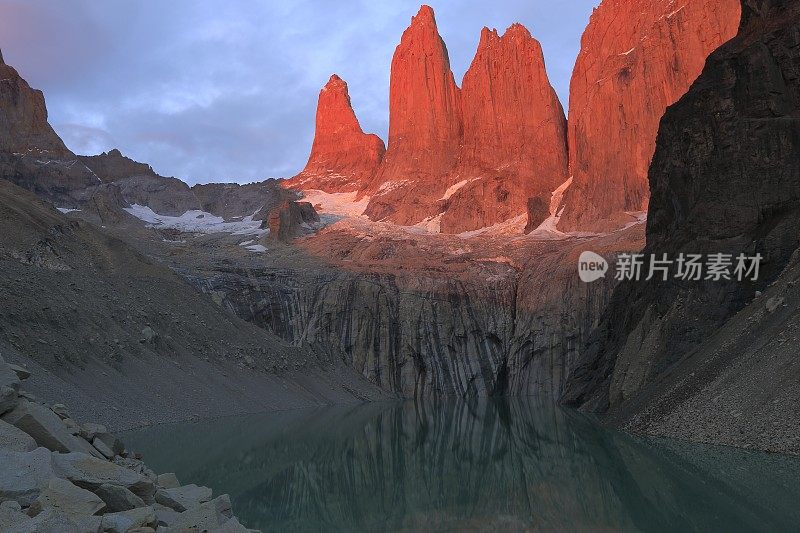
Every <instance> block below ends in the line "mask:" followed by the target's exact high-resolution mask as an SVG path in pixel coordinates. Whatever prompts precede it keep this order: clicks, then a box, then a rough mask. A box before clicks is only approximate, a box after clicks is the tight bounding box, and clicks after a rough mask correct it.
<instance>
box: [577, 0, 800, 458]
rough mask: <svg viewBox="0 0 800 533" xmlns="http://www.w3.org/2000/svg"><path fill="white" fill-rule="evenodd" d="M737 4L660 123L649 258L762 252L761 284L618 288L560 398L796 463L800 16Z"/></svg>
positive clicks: (778, 7)
mask: <svg viewBox="0 0 800 533" xmlns="http://www.w3.org/2000/svg"><path fill="white" fill-rule="evenodd" d="M743 5H744V17H743V20H742V25H741V29H740V32H739V36H738V37H737V38H736V39H734V40H733V41H731V42H730V43H728V44H726V45H725V46H723V47H722V48H721V49H719V50H718V51H717V52H715V53H714V54H713V55H712V56H711V57H710V58H709V61H708V63H707V65H706V68H705V69H704V71H703V73H702V75H701V76H700V78H698V80H697V81H696V82H695V83H694V85H693V86H692V88H691V90H690V91H689V93H688V94H687V95H686V96H684V97H683V98H682V99H681V100H680V101H679V102H678V103H677V104H676V105H674V106H673V107H671V108H670V109H669V110H668V111H667V114H666V116H665V117H664V119H663V120H662V122H661V130H660V132H659V138H658V145H657V148H656V154H655V157H654V160H653V164H652V166H651V168H650V187H651V191H652V199H651V203H650V207H651V210H650V215H649V219H648V225H647V248H646V250H645V253H653V254H655V255H656V256H658V257H660V256H661V254H664V253H667V254H669V255H670V256H671V257H672V258H676V257H677V256H678V254H680V253H699V254H715V253H717V254H718V253H722V254H730V256H732V258H736V257H737V256H738V255H739V254H745V255H746V256H748V257H750V256H755V255H756V254H760V255H761V256H762V257H763V262H762V265H761V272H760V277H759V279H758V281H757V282H740V281H738V280H736V279H730V280H727V279H721V280H718V281H710V280H706V281H697V282H691V281H679V280H672V281H669V282H666V283H657V282H656V283H654V282H639V283H634V282H630V283H624V284H622V285H621V286H620V287H619V288H618V289H617V290H616V292H615V295H614V298H613V299H612V302H611V304H610V306H609V308H608V309H607V311H606V314H605V318H604V320H603V321H602V323H601V325H600V327H599V328H598V329H597V331H596V332H595V334H594V335H593V336H592V342H590V345H589V348H588V350H587V351H586V353H585V354H584V357H583V361H582V365H581V367H580V369H579V371H578V372H576V373H575V374H574V375H573V377H572V379H571V386H570V388H569V393H568V395H567V400H568V401H569V402H570V403H572V404H574V405H581V406H584V407H586V408H588V409H593V410H599V411H607V410H611V412H612V413H617V414H618V415H619V416H620V417H621V418H622V419H623V420H628V421H631V419H633V418H635V417H638V418H637V419H635V420H633V421H632V422H631V423H633V424H635V425H638V426H640V427H649V425H651V424H654V425H655V426H658V425H659V424H663V425H664V427H661V429H660V430H659V431H663V432H666V433H669V434H676V433H680V432H681V431H684V430H681V429H680V428H679V426H680V424H679V423H678V419H677V418H675V417H678V418H681V419H683V420H685V421H687V423H688V424H689V426H688V427H689V428H690V429H688V431H689V432H690V433H695V434H698V435H703V438H705V439H713V438H714V437H713V434H714V429H713V428H719V427H727V428H738V429H739V432H738V433H737V432H735V431H733V432H730V433H731V434H730V435H727V436H726V437H724V438H725V440H726V441H728V442H730V443H733V444H737V443H738V444H741V442H750V443H756V442H758V443H761V444H760V445H762V446H763V445H764V443H765V442H771V443H772V444H771V446H772V447H773V448H774V449H777V450H781V451H792V452H794V453H798V452H800V441H798V439H797V437H796V435H797V427H798V423H800V422H799V421H798V420H797V418H796V410H795V409H794V408H793V407H791V406H794V405H797V403H796V402H797V399H798V398H800V383H799V382H798V381H797V376H798V375H799V373H800V363H798V359H797V334H796V328H797V315H796V308H795V303H796V299H795V295H796V291H795V290H794V287H795V285H796V282H797V276H798V258H797V250H798V246H800V235H798V232H797V228H798V225H800V119H799V118H798V117H800V67H798V65H799V64H800V7H798V5H797V3H795V2H785V1H781V0H770V1H760V2H751V1H745V2H744V3H743ZM773 284H774V285H773ZM757 291H764V294H763V295H761V293H760V292H757ZM737 313H738V316H736V315H737ZM734 316H735V319H734V321H733V322H729V320H731V318H732V317H734ZM787 343H789V344H787ZM689 376H691V379H690V378H689ZM682 377H683V378H685V379H686V380H687V381H686V382H684V383H681V378H682ZM712 391H713V393H712ZM651 395H652V396H653V397H651ZM648 405H649V406H659V407H658V408H657V409H656V411H654V412H650V411H648ZM698 411H705V412H706V413H708V416H705V415H704V416H702V417H701V416H700V414H699V413H698ZM681 412H682V413H683V415H684V416H679V414H680V413H681ZM688 413H693V416H688ZM711 413H716V416H710V414H711ZM634 415H635V417H634ZM671 415H674V417H673V420H672V421H671V422H665V420H666V419H668V418H669V416H671ZM714 418H715V419H716V420H713V419H714ZM666 426H669V427H668V428H666ZM739 441H741V442H739Z"/></svg>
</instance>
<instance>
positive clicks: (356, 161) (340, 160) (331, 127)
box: [286, 74, 386, 192]
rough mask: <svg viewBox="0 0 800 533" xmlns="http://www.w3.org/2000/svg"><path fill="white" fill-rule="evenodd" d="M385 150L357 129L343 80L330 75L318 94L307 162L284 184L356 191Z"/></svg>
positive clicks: (330, 190) (379, 142)
mask: <svg viewBox="0 0 800 533" xmlns="http://www.w3.org/2000/svg"><path fill="white" fill-rule="evenodd" d="M385 152H386V148H385V146H384V144H383V141H382V140H381V139H380V137H378V136H377V135H367V134H365V133H364V132H363V130H362V129H361V125H360V124H359V123H358V119H357V118H356V114H355V112H354V111H353V107H352V105H351V102H350V94H349V92H348V90H347V83H345V82H344V80H342V79H341V78H340V77H339V76H337V75H335V74H334V75H333V76H332V77H331V79H330V81H328V84H327V85H325V87H324V88H323V89H322V91H321V92H320V93H319V103H318V105H317V129H316V133H315V136H314V145H313V146H312V148H311V156H310V157H309V159H308V164H307V165H306V167H305V169H303V171H302V172H301V173H300V174H298V175H297V176H295V177H294V178H292V179H291V180H289V181H287V182H286V184H287V185H288V186H289V187H292V188H297V189H319V190H322V191H325V192H353V191H357V190H359V189H360V188H361V187H363V186H365V185H367V184H368V183H369V182H370V180H371V179H372V178H373V177H374V175H375V172H376V171H377V169H378V165H380V163H381V160H382V159H383V154H384V153H385Z"/></svg>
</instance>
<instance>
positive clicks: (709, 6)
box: [558, 0, 741, 231]
mask: <svg viewBox="0 0 800 533" xmlns="http://www.w3.org/2000/svg"><path fill="white" fill-rule="evenodd" d="M740 13H741V5H740V3H739V0H677V1H674V2H664V1H662V0H603V2H602V3H601V4H600V6H599V7H598V8H597V9H595V10H594V13H593V14H592V17H591V20H590V22H589V26H588V27H587V28H586V31H585V33H584V34H583V38H582V40H581V51H580V54H579V56H578V59H577V62H576V64H575V70H574V72H573V75H572V82H571V85H570V104H569V110H570V112H569V126H568V129H569V147H570V164H569V167H570V174H571V175H572V177H573V181H572V185H571V186H570V188H569V189H568V190H567V191H566V194H565V196H564V206H565V209H564V213H563V216H562V217H561V219H560V221H559V225H558V229H560V230H562V231H578V230H580V231H607V230H612V229H616V228H618V227H620V226H622V225H624V224H626V223H628V222H630V221H631V220H632V219H631V217H630V216H629V215H627V214H626V212H635V211H644V210H647V206H648V199H649V187H648V180H647V177H648V170H649V168H650V163H651V161H652V159H653V153H654V152H655V147H656V136H657V133H658V127H659V123H660V121H661V118H662V116H663V115H664V112H665V111H666V109H667V108H668V107H669V106H670V105H672V104H674V103H675V102H677V101H678V99H680V98H681V96H683V95H684V94H685V93H686V91H687V90H688V89H689V87H690V86H691V84H692V82H694V80H695V79H696V78H697V76H698V75H699V74H700V72H701V71H702V70H703V66H704V65H705V61H706V58H707V57H708V56H709V54H710V53H711V52H712V51H714V50H716V49H717V48H718V47H719V46H720V45H721V44H723V43H724V42H726V41H728V40H729V39H731V38H732V37H733V36H734V35H736V31H737V29H738V27H739V20H740ZM633 125H635V127H633Z"/></svg>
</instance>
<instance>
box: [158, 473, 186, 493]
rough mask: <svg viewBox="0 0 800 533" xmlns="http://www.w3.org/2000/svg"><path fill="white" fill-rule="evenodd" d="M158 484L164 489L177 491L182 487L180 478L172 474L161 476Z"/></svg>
mask: <svg viewBox="0 0 800 533" xmlns="http://www.w3.org/2000/svg"><path fill="white" fill-rule="evenodd" d="M157 483H158V486H159V487H161V488H162V489H177V488H178V487H180V486H181V483H180V481H178V477H177V476H176V475H175V474H173V473H171V472H170V473H167V474H159V476H158V482H157Z"/></svg>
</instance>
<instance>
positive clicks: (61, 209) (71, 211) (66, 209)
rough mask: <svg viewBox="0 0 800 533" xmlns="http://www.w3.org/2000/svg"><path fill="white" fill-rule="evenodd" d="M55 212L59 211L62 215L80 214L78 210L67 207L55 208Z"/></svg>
mask: <svg viewBox="0 0 800 533" xmlns="http://www.w3.org/2000/svg"><path fill="white" fill-rule="evenodd" d="M56 209H57V210H59V211H61V212H62V213H63V214H65V215H66V214H67V213H75V212H80V209H70V208H69V207H56Z"/></svg>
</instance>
